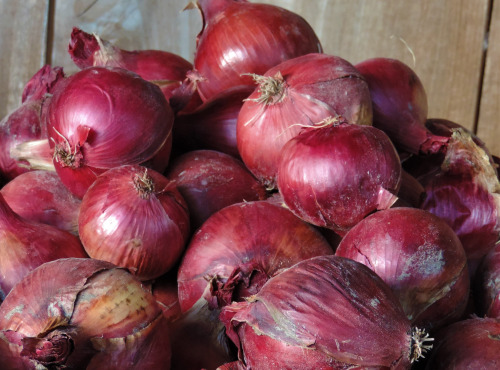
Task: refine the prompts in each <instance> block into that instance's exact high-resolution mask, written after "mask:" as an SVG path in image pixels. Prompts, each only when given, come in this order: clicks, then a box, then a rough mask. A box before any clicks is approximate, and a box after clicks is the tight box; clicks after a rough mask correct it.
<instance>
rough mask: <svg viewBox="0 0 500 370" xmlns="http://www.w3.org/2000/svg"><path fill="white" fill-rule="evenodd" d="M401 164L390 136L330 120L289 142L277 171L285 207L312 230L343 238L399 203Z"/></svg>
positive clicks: (303, 132) (372, 128)
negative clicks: (321, 229) (374, 214)
mask: <svg viewBox="0 0 500 370" xmlns="http://www.w3.org/2000/svg"><path fill="white" fill-rule="evenodd" d="M400 183H401V163H400V161H399V156H398V154H397V152H396V149H395V148H394V146H393V144H392V142H391V141H390V139H389V138H388V136H387V135H386V134H385V133H384V132H383V131H381V130H379V129H377V128H375V127H372V126H362V125H355V124H350V123H345V122H341V123H338V122H335V121H334V120H333V121H328V122H326V123H324V124H322V125H317V126H315V127H307V128H304V129H303V131H302V132H301V133H300V134H299V135H297V136H296V137H294V138H293V139H291V140H290V141H288V142H287V143H286V144H285V145H284V147H283V151H282V156H281V159H280V162H279V166H278V188H279V191H280V194H281V195H282V197H283V201H284V202H285V204H286V205H287V207H288V208H289V209H290V210H291V211H292V212H293V213H294V214H296V215H297V216H298V217H300V218H302V219H304V220H305V221H307V222H310V223H312V224H313V225H316V226H320V227H326V228H329V229H332V230H334V231H335V232H337V233H339V234H341V235H342V234H344V233H345V232H347V231H348V230H349V229H350V228H352V227H353V226H354V225H356V224H357V223H358V222H359V221H361V220H362V219H363V218H364V217H366V216H368V215H369V214H370V213H372V212H374V211H376V210H381V209H386V208H389V207H390V206H391V205H392V204H393V203H394V202H395V201H396V199H397V196H396V194H397V192H398V190H399V188H400Z"/></svg>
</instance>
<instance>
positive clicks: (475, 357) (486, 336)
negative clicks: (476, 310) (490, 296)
mask: <svg viewBox="0 0 500 370" xmlns="http://www.w3.org/2000/svg"><path fill="white" fill-rule="evenodd" d="M499 338H500V321H499V320H497V319H491V318H479V317H472V318H470V319H467V320H463V321H459V322H456V323H454V324H451V325H450V326H448V327H446V328H444V329H443V330H442V331H441V332H440V333H439V334H438V335H437V336H436V342H435V347H434V349H433V351H432V353H431V356H430V357H429V361H428V362H427V365H426V367H425V369H426V370H441V369H492V370H493V369H498V367H499V366H500V361H499V358H498V353H499V352H500V340H499Z"/></svg>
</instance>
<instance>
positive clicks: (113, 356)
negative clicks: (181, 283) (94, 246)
mask: <svg viewBox="0 0 500 370" xmlns="http://www.w3.org/2000/svg"><path fill="white" fill-rule="evenodd" d="M170 357H171V350H170V342H169V337H168V326H167V321H166V319H165V317H164V316H163V314H162V311H161V308H160V307H159V305H158V304H157V303H156V301H155V299H154V297H153V296H152V295H151V293H149V292H147V291H146V290H145V289H144V287H143V286H142V284H141V282H140V281H138V280H137V279H135V278H134V277H133V276H132V275H131V274H130V273H129V272H127V271H126V270H124V269H120V268H117V267H116V266H114V265H112V264H111V263H107V262H104V261H99V260H96V259H93V258H65V259H59V260H57V261H52V262H48V263H45V264H43V265H41V266H40V267H38V268H37V269H35V270H33V271H32V272H31V273H30V274H29V275H27V276H26V277H25V278H24V279H23V280H22V281H21V282H20V283H19V284H18V285H16V287H15V288H14V289H13V290H12V291H11V293H10V294H9V295H8V297H7V298H6V299H5V301H4V302H3V303H2V305H1V306H0V360H1V363H2V367H4V368H8V369H41V368H44V369H46V368H54V369H55V368H68V369H117V370H118V369H159V368H161V369H169V368H170Z"/></svg>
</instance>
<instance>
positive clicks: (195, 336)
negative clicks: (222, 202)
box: [172, 200, 333, 369]
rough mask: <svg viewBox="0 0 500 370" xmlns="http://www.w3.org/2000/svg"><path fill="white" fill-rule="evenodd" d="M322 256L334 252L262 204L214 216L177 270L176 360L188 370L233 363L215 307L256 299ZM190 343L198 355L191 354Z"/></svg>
mask: <svg viewBox="0 0 500 370" xmlns="http://www.w3.org/2000/svg"><path fill="white" fill-rule="evenodd" d="M326 254H333V250H332V248H331V246H330V245H329V243H328V242H327V240H326V239H325V238H324V237H323V236H322V235H321V233H320V232H319V231H318V230H317V229H316V228H314V227H313V226H311V225H309V224H307V223H305V222H303V221H302V220H300V219H299V218H297V217H296V216H294V215H293V214H292V213H291V212H290V211H289V210H287V209H286V208H283V207H280V206H277V205H275V204H272V203H270V202H268V201H267V200H262V201H253V202H242V203H236V204H233V205H230V206H227V207H225V208H223V209H221V210H220V211H217V212H216V213H214V214H213V215H212V216H210V217H209V218H208V219H207V220H206V221H205V222H204V223H203V225H202V226H201V227H200V228H199V229H198V231H196V232H195V234H194V235H193V237H192V238H191V241H190V242H189V244H188V247H187V249H186V252H185V254H184V256H183V258H182V260H181V264H180V266H179V272H178V275H177V283H178V292H179V304H180V307H181V310H182V312H183V316H182V317H181V319H180V320H178V321H177V322H175V323H174V325H175V326H176V329H175V330H177V332H178V333H180V334H179V337H178V338H181V339H179V340H178V342H177V343H178V346H180V347H183V348H184V350H182V348H180V349H178V350H176V351H175V353H177V354H178V356H181V358H179V360H177V361H183V362H179V363H181V364H183V365H184V363H186V364H187V363H192V364H193V367H188V368H193V369H195V368H196V367H197V368H198V369H199V368H200V367H207V368H209V369H215V368H216V367H217V366H218V365H222V364H224V363H226V362H230V361H233V360H235V359H236V356H235V351H234V348H233V347H232V346H230V343H229V341H228V339H227V338H226V336H225V334H224V327H223V325H222V324H221V323H220V321H219V319H218V314H219V312H220V307H223V306H224V305H227V304H229V303H230V302H231V301H241V300H244V299H245V298H246V297H249V296H250V295H252V294H255V293H256V292H257V291H258V290H259V289H260V287H261V286H262V285H263V284H264V283H265V281H267V280H268V279H269V278H270V277H271V276H274V275H275V274H278V273H279V272H280V271H282V270H283V269H285V268H287V267H289V266H291V265H293V264H295V263H296V262H298V261H301V260H304V259H308V258H310V257H313V256H317V255H326ZM186 336H187V337H188V338H187V339H186ZM190 336H191V337H190ZM195 343H196V345H198V346H199V348H200V350H199V351H194V352H193V351H192V346H193V345H195ZM201 349H203V350H201ZM186 351H187V353H188V355H187V356H186V355H183V354H184V353H186ZM192 353H199V354H198V355H197V356H193V355H192ZM182 356H184V357H182ZM175 357H176V356H175V355H174V358H173V360H172V361H173V362H175V361H176V359H175ZM186 366H187V365H186Z"/></svg>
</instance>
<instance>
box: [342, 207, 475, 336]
mask: <svg viewBox="0 0 500 370" xmlns="http://www.w3.org/2000/svg"><path fill="white" fill-rule="evenodd" d="M335 254H336V255H338V256H341V257H347V258H350V259H353V260H355V261H358V262H360V263H363V264H365V265H367V266H368V267H369V268H370V269H372V270H373V271H374V272H375V273H376V274H377V275H378V276H380V277H381V278H382V280H384V281H385V282H386V283H387V285H389V287H390V288H391V289H392V291H393V292H394V294H395V295H396V296H397V298H398V299H399V302H400V303H401V306H402V307H403V310H404V312H405V314H406V316H407V317H408V319H409V320H410V321H411V322H412V324H413V325H415V326H419V327H425V328H427V329H432V330H435V328H438V327H442V326H444V325H447V324H449V323H452V322H454V321H457V320H458V319H460V318H461V317H462V315H463V314H464V312H465V309H466V306H467V302H468V299H469V271H468V269H467V258H466V256H465V251H464V249H463V246H462V244H461V243H460V240H459V239H458V237H457V235H456V234H455V232H454V231H453V230H452V229H451V227H450V226H449V225H448V224H447V223H446V222H445V221H444V220H442V219H440V218H439V217H437V216H435V215H433V214H431V213H430V212H427V211H424V210H421V209H416V208H407V207H400V208H390V209H386V210H381V211H378V212H375V213H374V214H372V215H370V216H368V217H366V218H365V219H363V220H361V221H360V222H359V223H358V224H357V225H356V226H354V227H353V228H352V229H351V230H349V232H348V233H347V234H346V235H345V236H344V237H343V238H342V240H341V242H340V244H339V246H338V247H337V250H336V252H335Z"/></svg>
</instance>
